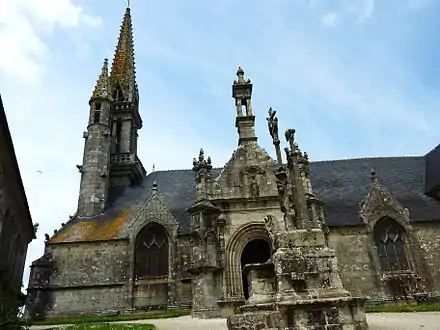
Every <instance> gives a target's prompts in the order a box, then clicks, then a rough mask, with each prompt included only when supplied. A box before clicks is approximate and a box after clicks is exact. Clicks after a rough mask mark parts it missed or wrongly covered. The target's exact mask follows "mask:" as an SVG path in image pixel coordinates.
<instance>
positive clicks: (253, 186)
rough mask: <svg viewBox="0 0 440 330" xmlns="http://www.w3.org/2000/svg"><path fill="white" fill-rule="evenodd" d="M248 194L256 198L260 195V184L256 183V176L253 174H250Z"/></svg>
mask: <svg viewBox="0 0 440 330" xmlns="http://www.w3.org/2000/svg"><path fill="white" fill-rule="evenodd" d="M250 194H251V197H253V198H257V197H259V196H260V186H259V185H258V181H257V177H256V175H255V174H252V175H251V182H250Z"/></svg>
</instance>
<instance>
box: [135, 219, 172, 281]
mask: <svg viewBox="0 0 440 330" xmlns="http://www.w3.org/2000/svg"><path fill="white" fill-rule="evenodd" d="M168 251H169V245H168V237H167V234H166V231H165V229H164V228H163V227H162V226H160V225H159V224H156V223H155V224H152V225H149V226H147V227H145V228H144V229H143V230H141V232H140V233H139V234H138V237H137V239H136V277H137V278H143V277H152V276H167V275H168V258H169V252H168Z"/></svg>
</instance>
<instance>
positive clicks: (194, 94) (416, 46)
mask: <svg viewBox="0 0 440 330" xmlns="http://www.w3.org/2000/svg"><path fill="white" fill-rule="evenodd" d="M130 2H131V3H130V7H131V9H132V18H133V27H134V35H135V53H136V68H137V70H136V71H137V78H138V84H139V89H140V112H141V115H142V117H143V121H144V127H143V128H142V130H141V131H140V132H139V157H140V158H141V160H142V162H143V164H144V166H145V168H146V170H147V171H148V172H150V171H151V170H152V167H153V164H154V165H155V169H156V170H168V169H187V168H190V167H191V165H192V159H193V157H195V156H197V155H198V151H199V149H200V148H201V147H203V148H204V150H205V153H206V155H209V156H211V158H212V161H213V163H214V165H215V166H223V165H224V164H225V163H226V162H227V161H228V159H229V157H230V156H231V155H232V152H233V150H234V148H235V147H236V146H237V133H236V128H235V126H234V124H235V108H234V101H233V99H232V96H231V85H232V82H233V80H234V79H235V72H236V70H237V67H238V66H239V65H240V66H242V67H243V69H244V71H245V74H246V76H247V77H249V78H251V79H252V82H253V83H254V89H253V110H254V113H255V115H256V117H257V118H256V133H257V135H258V137H259V143H260V145H261V146H262V147H263V148H265V149H266V150H268V151H269V152H270V153H271V154H272V155H273V154H274V152H273V146H272V145H271V141H270V137H269V134H268V131H267V124H266V121H265V117H266V115H267V110H268V108H269V107H270V106H272V107H273V108H274V109H275V110H277V111H278V117H279V125H280V130H281V129H285V128H295V129H296V131H297V134H296V137H297V140H298V142H299V145H300V147H301V149H302V150H304V151H307V152H308V154H309V156H310V158H311V159H312V160H330V159H345V158H359V157H378V156H379V157H383V156H412V155H424V154H426V153H427V152H429V151H430V150H431V149H432V148H434V147H435V146H436V145H437V144H439V143H440V130H439V129H438V127H439V122H440V112H439V109H440V65H439V64H438V62H439V61H440V35H439V34H438V33H436V32H437V31H438V30H439V28H440V22H439V21H438V17H439V14H440V0H376V1H374V0H326V1H323V0H273V1H266V0H240V1H233V0H216V1H202V0H187V1H180V0H179V1H178V0H166V1H144V0H131V1H130ZM104 4H106V5H104ZM125 6H126V2H125V1H124V0H118V1H111V2H110V1H103V0H88V1H85V0H78V1H74V0H14V1H12V0H0V45H1V50H2V51H1V52H0V93H1V96H2V99H3V103H4V106H5V108H6V113H7V117H8V121H9V125H10V130H11V134H12V137H13V140H14V145H15V150H16V153H17V157H18V162H19V167H20V170H21V175H22V179H23V183H24V186H25V189H26V194H27V198H28V201H29V205H30V209H31V214H32V217H33V221H34V222H35V223H39V224H40V227H39V231H38V233H37V236H38V238H37V239H36V240H34V241H33V242H32V243H31V244H30V246H29V251H28V258H27V262H26V269H25V276H24V285H25V287H26V286H27V281H28V276H29V267H28V266H29V264H30V263H31V262H32V261H33V260H35V259H36V258H38V257H39V256H41V255H42V253H43V249H44V244H43V240H44V233H50V234H52V233H53V230H54V229H59V228H60V225H61V223H62V222H67V220H68V217H69V215H71V214H74V213H75V211H76V206H77V198H78V190H79V182H80V173H78V170H77V168H76V166H75V165H76V164H81V163H82V155H83V147H84V140H83V138H82V132H83V131H85V130H86V125H87V121H88V106H89V105H88V101H89V98H90V95H91V93H92V90H93V87H94V84H95V82H96V79H97V77H98V75H99V73H100V69H101V65H102V61H103V59H104V58H106V57H107V58H109V60H110V62H111V60H112V58H113V54H114V49H115V46H116V39H117V36H118V32H119V27H120V24H121V21H122V16H123V14H124V10H125Z"/></svg>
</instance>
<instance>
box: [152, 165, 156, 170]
mask: <svg viewBox="0 0 440 330" xmlns="http://www.w3.org/2000/svg"><path fill="white" fill-rule="evenodd" d="M155 170H156V165H155V164H153V170H152V171H151V172H154V171H155Z"/></svg>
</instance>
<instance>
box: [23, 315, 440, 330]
mask: <svg viewBox="0 0 440 330" xmlns="http://www.w3.org/2000/svg"><path fill="white" fill-rule="evenodd" d="M367 318H368V324H369V326H370V330H410V329H412V330H416V329H423V330H435V329H439V330H440V312H432V313H431V312H423V313H379V314H375V313H371V314H370V313H369V314H367ZM118 323H149V324H154V325H155V326H156V327H157V329H158V330H226V329H227V328H226V320H225V319H210V320H200V319H193V318H191V317H190V316H182V317H177V318H172V319H157V320H137V321H130V322H118ZM49 328H53V326H33V327H31V329H32V330H44V329H49Z"/></svg>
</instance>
